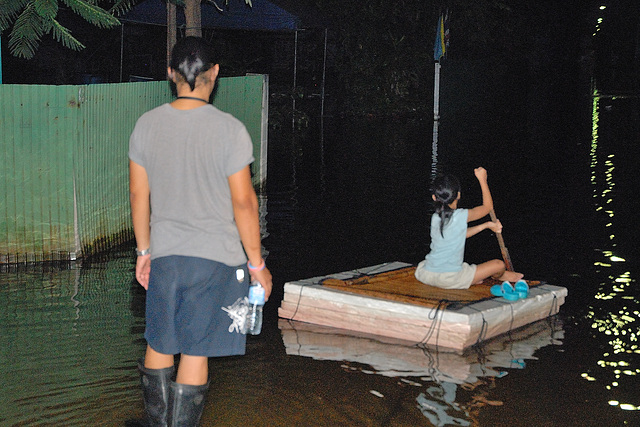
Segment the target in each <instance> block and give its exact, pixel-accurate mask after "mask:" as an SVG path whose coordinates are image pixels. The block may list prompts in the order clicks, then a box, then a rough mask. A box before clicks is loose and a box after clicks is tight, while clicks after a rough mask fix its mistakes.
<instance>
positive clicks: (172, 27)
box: [167, 1, 177, 67]
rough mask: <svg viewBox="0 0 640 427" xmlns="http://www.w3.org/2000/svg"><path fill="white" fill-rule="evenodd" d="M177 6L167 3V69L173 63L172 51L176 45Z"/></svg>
mask: <svg viewBox="0 0 640 427" xmlns="http://www.w3.org/2000/svg"><path fill="white" fill-rule="evenodd" d="M176 30H177V29H176V4H175V3H172V2H170V1H168V2H167V67H169V64H170V62H171V49H173V45H175V44H176V37H177V36H176Z"/></svg>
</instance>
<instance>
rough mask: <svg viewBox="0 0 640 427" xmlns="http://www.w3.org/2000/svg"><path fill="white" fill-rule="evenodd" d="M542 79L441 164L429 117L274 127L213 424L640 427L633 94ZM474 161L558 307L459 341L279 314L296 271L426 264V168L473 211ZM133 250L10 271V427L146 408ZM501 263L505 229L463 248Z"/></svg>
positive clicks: (2, 405)
mask: <svg viewBox="0 0 640 427" xmlns="http://www.w3.org/2000/svg"><path fill="white" fill-rule="evenodd" d="M538 89H539V88H538ZM538 89H536V88H530V89H529V91H528V92H527V93H528V95H527V97H526V98H525V99H524V100H523V99H522V98H518V99H517V100H513V102H512V101H511V100H502V101H501V102H502V107H501V108H494V107H495V106H489V107H490V108H493V109H492V110H491V111H493V112H495V114H494V115H489V117H487V114H484V115H481V116H476V115H474V114H467V115H464V114H465V113H461V114H462V116H457V117H455V121H454V120H453V118H450V119H449V121H447V120H446V116H443V123H442V126H441V128H440V130H441V133H440V137H439V144H438V156H437V158H438V163H437V164H436V165H433V164H432V158H433V157H432V154H433V153H432V151H431V145H432V122H431V121H430V120H429V119H428V118H427V119H424V120H415V119H384V120H383V119H359V120H355V119H337V118H335V119H328V120H327V126H326V128H325V132H324V138H322V139H320V138H319V137H318V135H317V132H316V133H314V132H312V131H308V132H307V133H306V134H305V133H304V132H303V133H302V134H297V135H295V136H293V135H288V136H283V135H278V134H275V133H274V134H272V135H271V137H270V146H269V172H268V176H269V184H268V188H267V190H266V192H265V194H263V195H262V203H263V206H264V207H266V217H265V221H266V222H265V225H266V236H265V238H264V241H263V243H264V246H265V249H266V250H267V251H268V252H269V255H268V258H267V262H268V264H269V266H270V268H271V271H272V273H273V276H274V281H275V285H276V289H275V291H274V295H273V297H272V298H271V300H270V301H269V303H268V304H267V306H266V321H265V327H264V331H263V333H262V334H261V335H260V336H258V337H251V338H250V340H249V342H248V347H247V355H246V356H244V357H234V358H222V359H217V360H211V362H210V368H211V376H212V387H211V390H210V393H209V396H208V401H207V406H206V408H205V414H204V415H203V423H204V425H221V426H246V425H260V426H316V425H317V426H324V425H354V426H428V425H432V424H433V425H489V426H490V425H516V426H517V425H522V426H524V425H527V426H530V425H535V426H555V425H561V426H564V425H594V426H602V425H624V424H628V425H639V423H640V412H639V409H640V393H639V392H638V375H640V347H639V345H640V344H639V342H638V335H639V333H640V307H639V305H638V297H639V296H640V291H638V288H637V278H636V274H638V266H639V265H640V264H639V261H638V259H639V255H640V254H639V249H638V247H639V245H638V244H637V242H638V241H639V237H640V236H639V234H640V233H639V231H638V225H637V217H638V214H637V213H638V212H639V211H640V206H639V205H640V203H639V201H638V197H637V195H636V189H637V188H638V187H639V186H640V176H639V174H638V172H637V161H638V159H640V152H639V151H640V145H639V144H638V143H639V142H640V141H639V138H638V135H639V134H640V119H639V117H638V114H639V113H638V111H639V108H638V107H639V105H638V99H637V98H625V97H613V98H610V97H606V98H604V97H603V98H597V97H596V98H593V99H592V98H591V96H590V95H589V93H588V91H584V93H579V94H572V95H570V96H569V95H567V96H555V95H557V94H551V93H549V92H545V91H539V90H538ZM518 105H519V107H517V106H518ZM480 165H481V166H484V167H486V168H487V170H488V171H489V182H490V186H491V188H492V191H493V195H494V199H495V209H496V212H497V214H498V217H499V218H500V219H501V220H502V222H503V224H504V227H505V228H504V239H505V242H506V245H507V246H508V248H509V250H510V253H511V258H512V260H513V263H514V266H515V268H516V270H519V271H522V272H523V273H525V275H526V276H527V277H529V278H533V279H541V280H546V281H548V282H549V283H551V284H554V285H559V286H565V287H567V288H568V290H569V296H568V298H567V301H566V303H565V305H563V306H562V307H561V311H560V315H559V316H557V317H556V318H553V319H549V320H545V321H542V322H538V323H536V324H534V325H531V326H529V327H527V328H524V329H523V330H519V331H516V332H514V333H512V334H510V335H507V336H503V337H499V338H497V339H495V340H492V341H490V342H488V343H486V344H484V345H482V346H479V347H477V348H472V349H470V350H469V351H467V352H466V353H465V354H454V353H448V352H444V351H436V350H433V351H423V350H422V349H419V348H417V347H412V346H399V345H398V346H394V345H389V344H383V343H381V342H378V341H376V340H374V339H369V338H365V337H358V336H357V335H353V334H349V333H345V332H344V331H338V330H327V329H323V328H315V329H314V328H308V327H307V326H306V325H304V324H299V323H293V324H292V323H289V322H286V321H280V322H278V319H277V312H276V310H277V307H278V305H279V302H280V300H281V298H282V296H283V289H282V287H283V284H284V283H285V282H286V281H291V280H297V279H302V278H307V277H313V276H318V275H325V274H329V273H335V272H340V271H345V270H351V269H355V268H360V267H366V266H370V265H375V264H379V263H383V262H388V261H405V262H410V263H417V262H418V261H419V260H420V259H422V257H423V256H424V254H425V253H426V251H427V249H428V244H429V236H428V217H429V208H430V207H429V204H428V198H429V194H428V190H427V188H428V184H429V181H430V177H431V169H432V168H433V167H435V168H437V169H438V170H447V171H449V172H453V173H456V174H458V175H459V176H460V178H461V180H462V181H463V199H462V202H461V204H462V205H464V206H470V205H472V204H475V203H478V202H479V201H480V193H479V189H478V186H477V182H476V181H475V178H474V176H473V168H474V167H476V166H480ZM131 250H132V248H131V247H125V248H121V249H119V250H115V251H114V252H113V253H112V254H109V255H108V256H105V257H104V258H102V259H95V260H92V261H91V262H85V263H83V264H82V265H75V266H72V267H71V268H56V267H42V268H29V269H24V268H21V269H11V270H5V271H4V272H2V273H0V333H1V336H0V357H1V359H0V360H1V368H0V369H1V373H0V425H3V426H5V425H6V426H13V425H52V426H53V425H55V426H62V425H63V426H84V425H109V426H110V425H122V424H123V422H124V420H126V419H127V418H130V417H133V416H139V415H140V414H141V413H142V400H141V394H140V391H139V389H138V374H137V372H136V369H135V366H136V360H137V358H138V357H140V356H141V355H142V353H143V349H144V346H145V343H144V340H143V338H142V332H143V327H144V319H143V313H144V312H143V310H144V291H143V290H142V288H140V287H139V286H138V285H136V284H135V283H133V281H132V280H133V265H134V259H133V257H132V256H131ZM490 258H500V251H499V247H498V244H497V241H496V239H495V236H493V235H491V234H490V233H487V232H485V233H483V234H482V235H479V236H476V237H475V238H474V239H472V240H470V241H469V243H468V250H467V259H468V260H469V261H471V262H482V261H484V260H486V259H490Z"/></svg>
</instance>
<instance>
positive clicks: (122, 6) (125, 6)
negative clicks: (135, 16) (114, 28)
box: [108, 0, 136, 16]
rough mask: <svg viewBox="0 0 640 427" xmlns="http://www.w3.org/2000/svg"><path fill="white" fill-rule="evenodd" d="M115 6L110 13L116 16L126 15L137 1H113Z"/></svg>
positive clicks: (110, 9)
mask: <svg viewBox="0 0 640 427" xmlns="http://www.w3.org/2000/svg"><path fill="white" fill-rule="evenodd" d="M113 1H114V4H113V6H111V7H110V8H109V10H108V12H109V13H110V14H112V15H115V16H120V15H124V14H125V13H127V12H129V11H130V10H131V9H132V8H133V6H135V5H136V0H113Z"/></svg>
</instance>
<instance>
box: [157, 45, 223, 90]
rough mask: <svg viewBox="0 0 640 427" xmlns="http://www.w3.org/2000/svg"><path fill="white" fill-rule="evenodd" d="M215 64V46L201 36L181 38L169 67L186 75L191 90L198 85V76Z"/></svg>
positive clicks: (173, 51)
mask: <svg viewBox="0 0 640 427" xmlns="http://www.w3.org/2000/svg"><path fill="white" fill-rule="evenodd" d="M215 64H216V60H215V54H214V51H213V47H211V45H210V44H209V43H207V42H206V41H205V40H204V39H203V38H201V37H194V36H188V37H185V38H183V39H180V40H178V42H177V43H176V44H175V45H174V46H173V49H172V50H171V62H170V63H169V67H171V69H172V70H174V71H177V72H178V73H180V74H181V75H182V76H183V77H184V79H185V80H186V81H187V83H188V84H189V87H190V88H191V90H194V89H195V87H196V78H197V77H198V76H199V75H200V74H202V73H204V72H205V71H207V70H209V69H210V68H211V67H213V66H214V65H215Z"/></svg>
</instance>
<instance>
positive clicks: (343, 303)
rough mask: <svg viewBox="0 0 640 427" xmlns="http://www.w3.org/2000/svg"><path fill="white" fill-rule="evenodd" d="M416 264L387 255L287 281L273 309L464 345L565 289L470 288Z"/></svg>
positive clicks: (526, 316) (552, 306) (543, 311)
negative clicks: (501, 291) (517, 294)
mask: <svg viewBox="0 0 640 427" xmlns="http://www.w3.org/2000/svg"><path fill="white" fill-rule="evenodd" d="M414 268H415V267H414V266H412V265H410V264H407V263H403V262H391V263H385V264H380V265H377V266H372V267H366V268H361V269H358V270H352V271H347V272H342V273H336V274H331V275H328V276H322V277H314V278H310V279H303V280H297V281H294V282H287V283H285V286H284V298H283V300H282V303H281V305H280V307H279V309H278V315H279V316H280V317H281V318H284V319H290V320H298V321H301V322H306V323H311V324H316V325H323V326H330V327H333V328H341V329H347V330H351V331H358V332H363V333H367V334H373V335H378V336H384V337H390V338H395V339H399V340H404V341H409V342H410V344H423V345H429V346H437V347H441V348H449V349H453V350H463V349H465V348H467V347H469V346H471V345H473V344H476V343H478V342H481V341H484V340H486V339H489V338H492V337H495V336H497V335H500V334H502V333H505V332H508V331H511V330H514V329H517V328H519V327H521V326H524V325H528V324H530V323H532V322H535V321H537V320H540V319H544V318H546V317H549V316H551V315H554V314H556V313H557V312H558V311H559V308H560V306H561V305H562V304H563V303H564V299H565V297H566V295H567V289H566V288H563V287H559V286H553V285H549V284H547V283H544V282H529V284H530V292H529V297H528V298H526V299H519V300H517V301H507V300H506V299H505V298H502V297H494V296H492V295H491V292H490V288H491V286H492V285H493V284H496V283H497V282H492V281H487V282H486V283H484V284H482V285H474V286H472V287H471V288H470V289H469V290H443V289H439V288H435V287H432V286H426V285H424V284H421V283H420V282H418V281H417V280H416V279H415V278H414V277H413V269H414Z"/></svg>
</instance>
